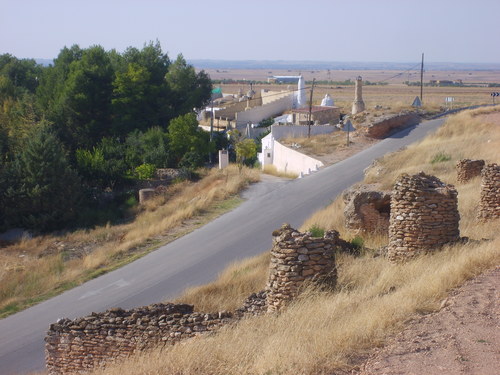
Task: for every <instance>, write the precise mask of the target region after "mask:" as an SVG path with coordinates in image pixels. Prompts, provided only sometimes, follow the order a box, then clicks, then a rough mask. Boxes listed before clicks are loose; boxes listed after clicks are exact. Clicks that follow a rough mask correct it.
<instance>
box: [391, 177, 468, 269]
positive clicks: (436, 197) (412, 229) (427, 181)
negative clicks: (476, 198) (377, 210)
mask: <svg viewBox="0 0 500 375" xmlns="http://www.w3.org/2000/svg"><path fill="white" fill-rule="evenodd" d="M459 220H460V215H459V213H458V202H457V191H456V190H455V187H454V186H453V185H447V184H445V183H443V182H442V181H440V180H439V179H438V178H437V177H434V176H429V175H426V174H425V173H423V172H420V173H418V174H416V175H413V176H409V175H406V174H404V175H402V176H400V177H399V178H398V180H397V181H396V183H395V185H394V190H393V191H392V198H391V214H390V219H389V245H388V247H387V256H388V258H389V259H390V260H392V261H399V260H404V259H408V258H411V257H414V256H416V255H419V254H422V253H425V252H427V251H430V250H433V249H436V248H439V247H441V246H442V245H444V244H446V243H451V242H455V241H457V240H459V235H460V232H459V229H458V223H459Z"/></svg>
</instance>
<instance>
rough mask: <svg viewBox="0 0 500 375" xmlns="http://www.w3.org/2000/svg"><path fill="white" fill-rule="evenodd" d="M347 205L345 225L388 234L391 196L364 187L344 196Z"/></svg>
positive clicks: (354, 189)
mask: <svg viewBox="0 0 500 375" xmlns="http://www.w3.org/2000/svg"><path fill="white" fill-rule="evenodd" d="M342 198H343V199H344V203H345V209H344V217H345V223H346V224H345V225H346V227H347V228H349V229H359V230H361V231H364V232H372V233H373V232H377V233H387V231H388V229H389V213H390V203H391V194H390V193H389V192H383V191H377V190H374V189H373V188H372V187H370V186H367V185H363V186H360V187H356V188H353V189H349V190H347V191H345V192H344V194H343V195H342Z"/></svg>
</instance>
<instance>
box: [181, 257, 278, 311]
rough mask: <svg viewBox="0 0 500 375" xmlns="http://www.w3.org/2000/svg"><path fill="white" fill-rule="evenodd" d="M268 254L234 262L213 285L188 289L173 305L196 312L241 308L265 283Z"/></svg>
mask: <svg viewBox="0 0 500 375" xmlns="http://www.w3.org/2000/svg"><path fill="white" fill-rule="evenodd" d="M269 261H270V253H269V252H266V253H264V254H261V255H259V256H256V257H253V258H249V259H245V260H243V261H240V262H236V263H234V264H232V265H230V266H229V267H227V268H226V269H225V270H224V271H223V272H222V273H221V274H220V275H219V277H218V278H217V280H216V281H214V282H212V283H210V284H206V285H202V286H198V287H194V288H190V289H188V290H186V291H185V292H184V293H182V295H181V296H180V297H179V298H177V299H176V301H175V302H176V303H189V304H192V305H194V307H195V309H196V311H201V312H218V311H222V310H226V311H231V310H235V309H237V308H238V307H241V306H242V305H243V302H244V301H245V299H246V298H247V297H248V296H249V295H250V294H252V293H254V292H257V291H260V290H263V289H264V287H265V282H266V279H267V272H268V268H269Z"/></svg>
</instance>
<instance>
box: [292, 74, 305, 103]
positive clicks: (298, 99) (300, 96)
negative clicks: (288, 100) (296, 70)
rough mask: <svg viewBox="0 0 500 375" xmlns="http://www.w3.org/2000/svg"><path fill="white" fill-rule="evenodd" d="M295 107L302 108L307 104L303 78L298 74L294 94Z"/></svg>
mask: <svg viewBox="0 0 500 375" xmlns="http://www.w3.org/2000/svg"><path fill="white" fill-rule="evenodd" d="M294 104H295V108H303V107H305V106H306V105H307V99H306V86H305V84H304V78H303V77H302V76H299V82H298V83H297V94H296V95H295V103H294Z"/></svg>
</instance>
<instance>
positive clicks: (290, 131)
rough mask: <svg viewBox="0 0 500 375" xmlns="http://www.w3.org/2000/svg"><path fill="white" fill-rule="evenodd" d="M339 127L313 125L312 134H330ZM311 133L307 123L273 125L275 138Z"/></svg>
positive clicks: (272, 130) (272, 132)
mask: <svg viewBox="0 0 500 375" xmlns="http://www.w3.org/2000/svg"><path fill="white" fill-rule="evenodd" d="M338 130H339V129H338V128H337V127H336V126H335V125H313V126H311V135H320V134H330V133H333V132H335V131H338ZM308 133H309V127H308V126H307V125H273V126H271V134H272V135H273V137H274V138H275V139H281V138H297V137H305V136H307V135H308Z"/></svg>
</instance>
